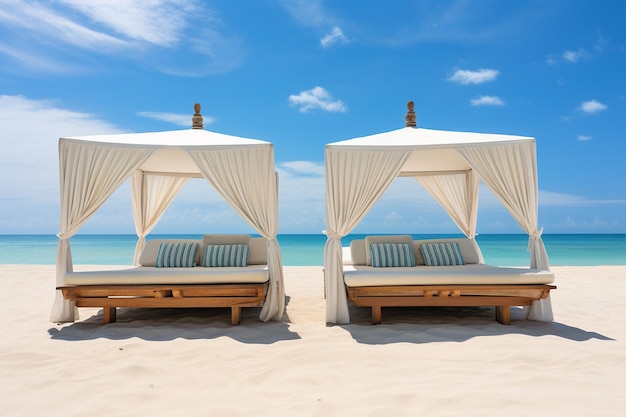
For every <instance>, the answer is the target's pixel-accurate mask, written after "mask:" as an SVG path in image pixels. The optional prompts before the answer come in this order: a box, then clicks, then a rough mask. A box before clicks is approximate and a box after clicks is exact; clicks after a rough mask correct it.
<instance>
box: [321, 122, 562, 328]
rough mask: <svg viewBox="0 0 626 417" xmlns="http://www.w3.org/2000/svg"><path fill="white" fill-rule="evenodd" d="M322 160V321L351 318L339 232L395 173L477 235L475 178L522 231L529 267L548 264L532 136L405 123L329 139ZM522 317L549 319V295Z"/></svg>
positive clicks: (365, 209)
mask: <svg viewBox="0 0 626 417" xmlns="http://www.w3.org/2000/svg"><path fill="white" fill-rule="evenodd" d="M407 120H408V119H407ZM325 165H326V227H327V230H326V233H327V235H328V240H327V241H326V245H325V248H324V270H325V277H326V321H327V322H330V323H348V322H349V321H350V317H349V313H348V305H347V298H346V293H345V289H344V284H343V270H342V249H341V238H342V237H343V236H345V235H347V234H348V233H350V231H351V230H353V229H354V227H355V226H356V225H357V224H358V223H359V221H360V220H361V219H362V218H363V217H364V216H365V215H366V214H367V212H368V211H369V210H370V209H371V208H372V207H373V206H374V204H375V203H376V202H377V201H378V199H379V198H380V197H381V196H382V195H383V193H384V192H385V190H386V189H387V188H388V187H389V185H390V184H391V183H392V182H393V180H394V179H395V178H396V177H398V176H412V177H415V178H416V179H417V180H418V181H419V182H420V183H421V184H422V185H423V186H424V187H425V188H426V190H427V191H428V192H429V193H430V194H431V195H432V196H433V197H434V198H435V199H436V200H437V201H438V202H439V203H440V204H441V205H442V206H443V207H444V209H445V210H446V211H447V212H448V214H449V215H450V217H451V218H452V219H453V220H454V222H455V223H456V224H457V226H458V227H459V229H460V230H461V231H462V232H463V233H464V234H465V235H466V236H468V237H469V238H471V239H474V237H475V235H476V218H477V212H478V185H479V181H481V180H482V181H483V182H484V183H485V185H486V186H487V187H488V188H489V189H490V190H491V191H492V192H493V193H494V194H495V195H496V196H497V197H498V198H499V199H500V201H501V202H502V203H503V204H504V205H505V207H506V208H507V209H508V210H509V212H510V213H511V214H512V216H513V217H514V218H515V220H516V221H517V222H518V223H519V224H520V226H521V227H522V228H523V229H524V230H525V231H526V232H527V233H528V235H529V250H530V251H531V260H530V266H531V268H538V269H549V262H548V258H547V254H546V251H545V247H544V245H543V241H542V240H541V230H538V228H537V221H538V219H537V217H538V203H537V194H538V187H537V167H536V155H535V139H534V138H532V137H525V136H510V135H499V134H485V133H469V132H450V131H443V130H431V129H422V128H417V127H405V128H402V129H398V130H393V131H390V132H385V133H379V134H375V135H371V136H365V137H360V138H355V139H350V140H345V141H341V142H334V143H329V144H327V145H326V151H325ZM417 209H419V208H417ZM529 318H534V319H538V320H551V319H552V309H551V307H550V301H549V299H545V300H541V301H539V302H536V303H535V304H534V305H533V307H532V308H531V309H530V311H529Z"/></svg>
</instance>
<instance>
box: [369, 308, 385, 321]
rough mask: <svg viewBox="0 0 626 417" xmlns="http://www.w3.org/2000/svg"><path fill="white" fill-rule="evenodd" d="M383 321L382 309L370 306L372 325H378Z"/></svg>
mask: <svg viewBox="0 0 626 417" xmlns="http://www.w3.org/2000/svg"><path fill="white" fill-rule="evenodd" d="M382 319H383V308H382V307H381V306H372V324H380V322H381V321H382Z"/></svg>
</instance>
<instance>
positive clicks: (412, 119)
mask: <svg viewBox="0 0 626 417" xmlns="http://www.w3.org/2000/svg"><path fill="white" fill-rule="evenodd" d="M414 105H415V104H414V103H413V100H411V101H409V102H408V103H406V107H407V109H408V111H407V112H406V116H404V120H405V121H406V124H405V126H406V127H417V116H416V115H415V111H413V107H414Z"/></svg>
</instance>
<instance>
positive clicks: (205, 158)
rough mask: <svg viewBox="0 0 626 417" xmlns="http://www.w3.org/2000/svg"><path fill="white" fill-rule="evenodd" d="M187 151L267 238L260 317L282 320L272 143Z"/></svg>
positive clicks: (222, 192)
mask: <svg viewBox="0 0 626 417" xmlns="http://www.w3.org/2000/svg"><path fill="white" fill-rule="evenodd" d="M188 153H189V155H190V156H191V157H192V159H193V160H194V161H195V163H196V164H197V165H198V167H199V169H200V171H201V172H202V174H203V175H204V177H205V178H206V180H207V181H208V182H209V183H210V184H211V185H212V186H213V187H214V188H215V189H216V191H217V192H218V193H219V194H220V195H221V196H222V197H223V198H224V199H225V200H226V201H227V202H228V203H229V204H230V205H231V206H232V207H233V209H234V210H235V211H236V212H237V213H239V215H240V216H241V217H242V218H243V219H245V220H246V221H247V222H248V223H249V224H250V225H251V226H252V227H254V228H255V229H256V230H257V231H258V232H259V233H260V234H261V235H262V236H263V237H265V238H266V239H267V261H268V269H269V274H270V286H269V290H268V294H267V297H266V300H265V303H264V305H263V308H262V309H261V314H260V318H261V320H263V321H269V320H280V319H281V318H282V316H283V313H284V310H285V288H284V282H283V281H284V280H283V265H282V259H281V254H280V247H279V245H278V240H277V239H276V234H277V233H278V184H277V178H276V173H275V170H274V148H273V146H272V145H271V144H270V145H263V146H259V147H255V148H252V147H249V146H246V147H241V148H224V149H219V148H216V149H211V150H189V151H188Z"/></svg>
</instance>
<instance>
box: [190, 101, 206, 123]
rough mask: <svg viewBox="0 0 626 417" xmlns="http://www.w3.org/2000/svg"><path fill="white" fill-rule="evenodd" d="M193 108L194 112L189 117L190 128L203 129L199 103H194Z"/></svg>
mask: <svg viewBox="0 0 626 417" xmlns="http://www.w3.org/2000/svg"><path fill="white" fill-rule="evenodd" d="M193 109H194V111H195V113H194V115H193V117H192V118H191V128H192V129H204V121H203V119H202V115H201V114H200V103H196V104H194V105H193Z"/></svg>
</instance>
